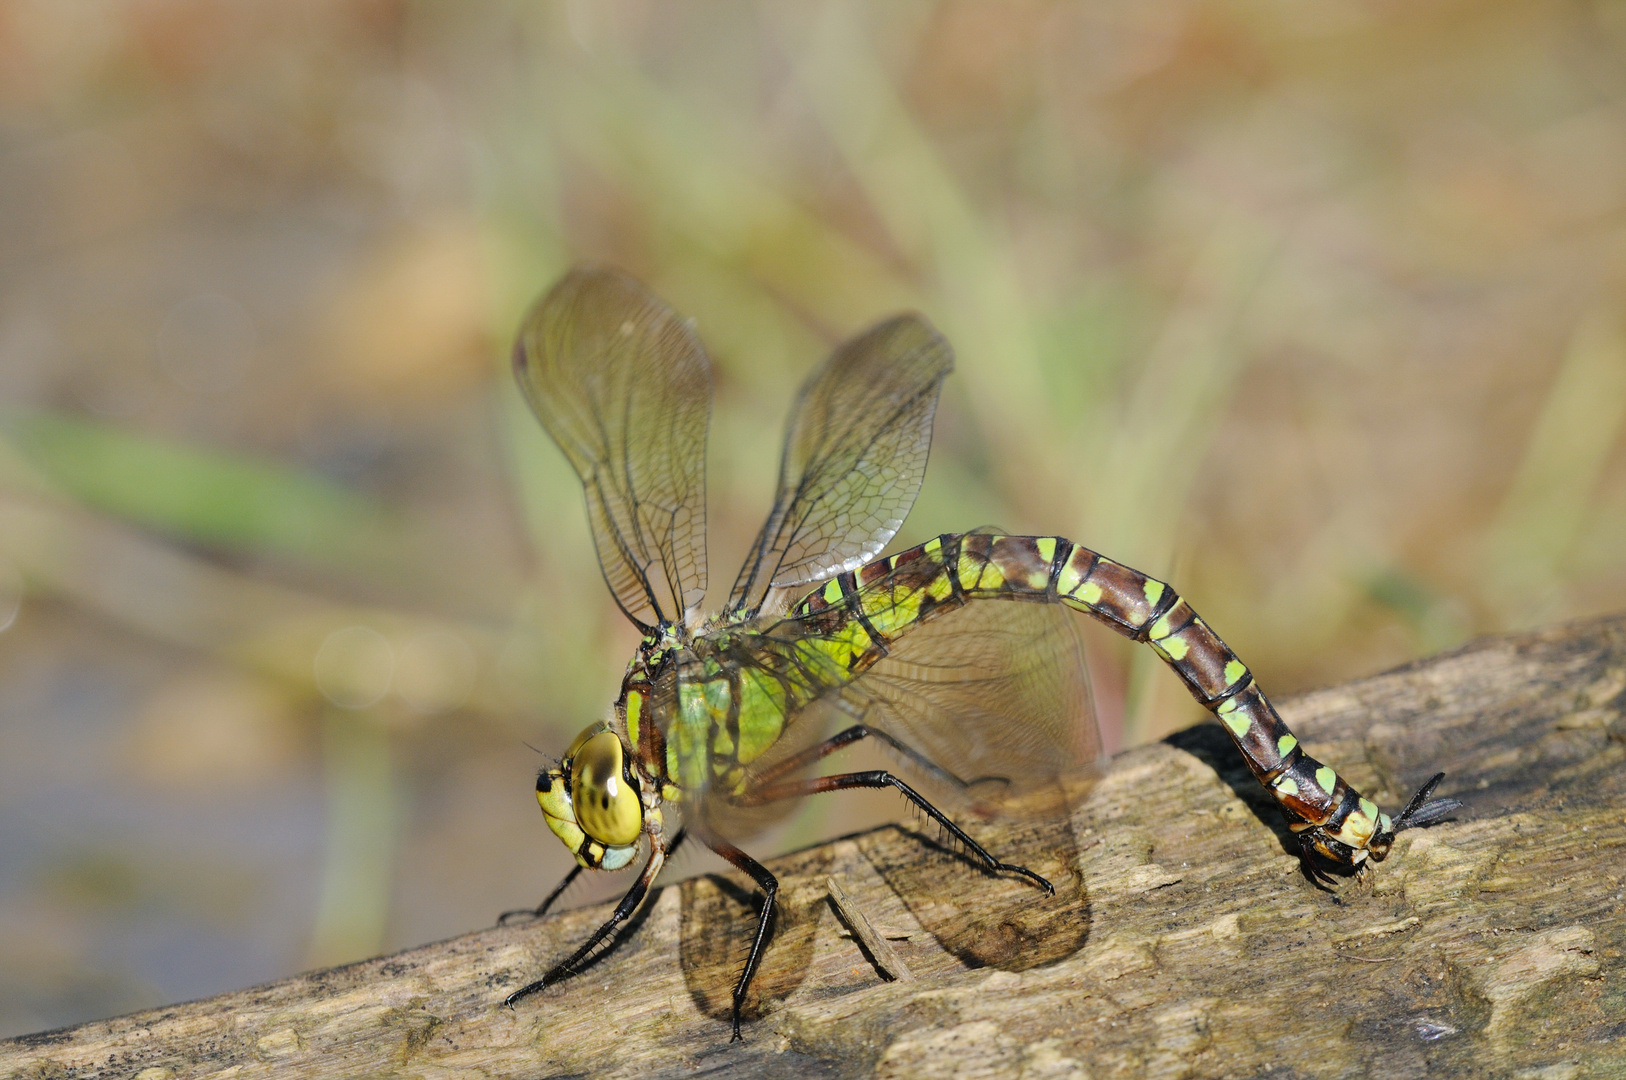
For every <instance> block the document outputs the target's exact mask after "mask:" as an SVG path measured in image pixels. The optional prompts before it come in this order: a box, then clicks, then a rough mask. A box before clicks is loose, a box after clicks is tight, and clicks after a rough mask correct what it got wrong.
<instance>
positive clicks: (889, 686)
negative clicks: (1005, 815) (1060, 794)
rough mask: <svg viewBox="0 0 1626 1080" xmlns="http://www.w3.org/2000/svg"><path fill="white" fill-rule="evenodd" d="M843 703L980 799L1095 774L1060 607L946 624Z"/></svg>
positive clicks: (1066, 617)
mask: <svg viewBox="0 0 1626 1080" xmlns="http://www.w3.org/2000/svg"><path fill="white" fill-rule="evenodd" d="M842 695H843V697H844V698H846V699H847V700H849V701H850V702H852V703H853V706H854V707H856V708H861V709H863V710H865V715H864V722H865V723H866V724H868V725H870V726H872V727H875V728H878V729H880V730H881V731H884V732H885V733H886V734H888V735H890V736H891V737H892V738H894V739H896V740H897V741H898V742H899V743H901V744H903V745H906V746H909V747H912V748H915V749H917V750H918V751H920V752H921V753H922V754H924V755H925V756H927V757H928V758H929V759H930V760H931V762H932V764H933V765H935V766H936V767H937V768H938V769H941V770H943V771H944V772H946V773H948V774H950V776H952V777H953V778H955V779H956V780H958V781H959V782H961V783H963V784H965V785H967V786H972V787H976V788H978V789H981V791H983V792H987V793H992V794H998V793H1000V792H1004V793H1007V794H1019V793H1022V792H1026V791H1031V790H1035V789H1037V788H1040V787H1043V786H1046V785H1049V784H1051V783H1053V782H1055V781H1056V780H1057V779H1060V778H1065V777H1071V776H1078V775H1081V774H1084V773H1088V772H1089V771H1091V770H1093V769H1094V768H1096V767H1097V766H1098V765H1099V764H1100V760H1101V733H1100V729H1099V727H1098V726H1097V724H1096V721H1095V707H1094V698H1093V695H1092V694H1091V693H1090V681H1089V673H1088V669H1087V668H1086V666H1085V662H1084V646H1083V642H1082V640H1081V639H1080V638H1079V634H1078V617H1077V616H1076V615H1075V614H1073V613H1072V612H1070V611H1068V610H1067V609H1066V608H1063V607H1059V606H1056V605H1050V604H1042V603H1025V602H1020V601H1005V600H999V601H993V600H987V601H983V602H981V603H973V604H970V605H967V606H966V607H964V608H961V609H959V610H956V611H947V612H944V613H943V614H942V615H941V616H939V617H938V618H936V619H932V620H930V621H928V622H926V623H924V624H923V625H921V626H919V627H917V628H916V629H915V630H913V631H911V632H910V633H909V634H906V635H905V636H904V637H902V638H900V639H899V640H898V641H897V642H896V643H895V644H894V645H893V647H892V651H891V653H890V654H889V655H887V656H885V657H883V658H882V659H881V660H879V661H878V662H877V663H876V664H875V666H874V667H873V668H871V669H870V670H869V671H868V672H867V673H866V674H865V675H864V676H863V677H862V678H860V679H859V680H858V681H856V682H855V683H853V684H852V685H851V686H849V687H846V688H845V689H844V690H843V691H842Z"/></svg>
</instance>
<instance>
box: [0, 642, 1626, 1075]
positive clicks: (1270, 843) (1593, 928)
mask: <svg viewBox="0 0 1626 1080" xmlns="http://www.w3.org/2000/svg"><path fill="white" fill-rule="evenodd" d="M1279 707H1280V708H1281V711H1282V714H1283V716H1284V718H1285V719H1286V720H1287V722H1288V723H1289V724H1290V725H1291V726H1292V727H1293V729H1294V730H1295V731H1296V732H1297V733H1298V734H1299V736H1300V738H1301V739H1302V740H1303V741H1304V742H1305V743H1306V745H1307V747H1308V749H1309V750H1310V752H1311V753H1313V754H1314V755H1315V756H1317V757H1319V758H1321V759H1322V760H1324V761H1327V762H1329V763H1332V764H1335V765H1336V766H1337V767H1338V768H1339V769H1340V771H1342V772H1343V773H1344V775H1345V776H1347V777H1348V778H1349V780H1350V781H1351V782H1352V783H1354V784H1355V785H1356V786H1358V787H1360V788H1361V789H1362V790H1364V791H1365V792H1366V793H1367V794H1369V795H1371V796H1373V797H1374V798H1377V799H1379V800H1381V802H1382V804H1383V805H1384V807H1385V808H1386V809H1389V810H1390V811H1391V812H1392V811H1394V810H1395V809H1397V808H1398V807H1399V805H1400V804H1401V803H1402V802H1403V801H1404V800H1405V799H1406V798H1407V797H1408V796H1409V795H1410V793H1411V792H1412V790H1413V789H1415V788H1416V787H1417V785H1418V784H1420V783H1421V782H1422V781H1423V780H1425V779H1426V778H1427V777H1428V776H1429V775H1430V774H1432V773H1433V772H1435V771H1436V770H1444V771H1445V772H1446V773H1447V779H1446V782H1445V784H1444V786H1443V788H1442V789H1441V793H1442V794H1448V795H1454V796H1456V797H1458V798H1460V799H1462V800H1463V801H1464V802H1465V803H1466V804H1467V805H1466V806H1465V807H1464V808H1463V809H1462V810H1461V811H1459V812H1458V815H1457V820H1455V821H1452V822H1448V823H1446V824H1443V825H1440V826H1437V827H1434V828H1431V829H1427V830H1423V831H1414V832H1408V833H1404V834H1402V836H1401V838H1400V839H1399V841H1398V842H1397V843H1396V845H1395V850H1394V852H1393V853H1392V854H1391V855H1390V857H1389V859H1388V860H1387V861H1386V862H1385V863H1382V864H1380V865H1378V866H1377V867H1376V869H1375V870H1374V871H1373V872H1371V873H1368V874H1365V875H1363V876H1361V877H1359V878H1356V879H1349V880H1344V881H1342V882H1341V883H1340V887H1339V888H1338V889H1337V890H1336V891H1334V892H1327V891H1323V890H1319V889H1317V888H1315V887H1314V886H1313V885H1312V884H1311V883H1310V882H1308V881H1307V880H1306V879H1305V877H1304V876H1303V875H1302V874H1300V872H1299V870H1298V866H1297V860H1296V858H1295V857H1294V856H1293V855H1292V854H1291V851H1292V850H1293V849H1292V847H1291V845H1290V842H1289V839H1288V834H1287V832H1286V829H1285V828H1284V827H1283V826H1282V825H1281V824H1280V821H1279V818H1278V817H1277V814H1276V811H1275V809H1274V808H1273V806H1271V805H1270V804H1269V801H1268V799H1267V797H1266V796H1265V794H1264V793H1263V792H1262V791H1261V790H1260V789H1259V788H1258V786H1257V785H1256V784H1255V783H1254V781H1253V780H1252V778H1251V777H1249V776H1248V774H1247V773H1246V771H1245V770H1244V768H1243V765H1242V763H1241V762H1240V760H1238V758H1237V757H1236V755H1235V753H1234V751H1232V749H1231V748H1230V746H1229V745H1228V743H1227V742H1226V739H1225V736H1224V734H1223V732H1221V731H1220V729H1219V728H1218V727H1217V726H1214V725H1212V724H1206V725H1203V726H1200V727H1198V728H1194V729H1192V730H1190V731H1187V732H1183V733H1181V734H1179V735H1177V736H1174V737H1172V738H1170V739H1168V740H1166V741H1164V742H1162V743H1159V744H1157V745H1153V746H1146V747H1142V748H1140V749H1137V750H1133V751H1130V752H1128V753H1125V754H1123V755H1121V756H1120V757H1119V758H1117V759H1116V760H1114V761H1113V762H1112V765H1111V768H1110V770H1109V771H1108V773H1107V775H1106V776H1105V778H1104V779H1102V780H1101V781H1100V782H1099V783H1098V784H1096V785H1095V787H1094V788H1093V789H1092V790H1091V791H1090V792H1089V794H1088V795H1087V797H1085V798H1084V799H1083V801H1082V802H1081V803H1080V804H1079V805H1078V806H1077V808H1076V809H1075V810H1074V811H1073V812H1072V814H1071V820H1070V822H1068V820H1067V819H1066V818H1065V817H1062V818H1052V819H1050V820H1049V822H1048V823H1046V820H1045V819H1044V818H1043V817H1039V818H1035V819H1033V820H1030V821H1029V822H1027V823H1026V824H1023V823H1021V822H1010V821H1001V822H996V823H985V822H971V823H968V824H969V826H970V827H971V830H972V832H973V833H974V834H976V835H978V837H979V838H980V839H983V840H984V841H985V842H986V843H987V844H988V846H989V847H990V848H991V849H992V850H994V851H995V852H997V853H1001V854H1003V855H1004V856H1005V857H1007V858H1018V857H1020V858H1021V861H1024V862H1028V863H1029V864H1030V865H1032V866H1033V867H1034V869H1037V870H1038V871H1039V872H1041V873H1044V874H1047V875H1049V876H1051V878H1052V880H1054V881H1056V882H1057V884H1058V886H1059V888H1058V895H1057V896H1056V897H1055V898H1053V899H1050V900H1046V899H1044V898H1043V897H1042V896H1040V895H1039V894H1038V893H1037V892H1036V891H1035V890H1034V889H1033V888H1032V887H1031V886H1029V885H1025V884H1023V883H1021V882H1019V881H1010V880H999V879H993V878H989V877H986V876H983V875H981V874H979V873H977V872H975V871H973V870H971V869H969V868H968V867H967V866H966V864H964V863H963V862H959V861H957V860H956V859H955V858H953V857H952V856H951V855H950V854H948V853H946V852H945V851H943V850H942V849H941V848H939V847H937V846H936V844H935V837H934V836H933V837H928V838H925V842H924V843H923V842H922V840H923V838H922V837H921V836H919V835H916V834H915V833H913V832H910V831H909V830H906V829H903V828H897V827H889V828H883V829H879V830H876V831H873V832H870V833H866V834H863V835H861V836H857V837H853V838H850V839H846V840H839V841H836V842H834V843H831V844H827V845H824V846H822V847H819V848H815V849H812V850H808V851H804V852H800V853H797V854H794V855H789V856H786V857H784V858H782V859H778V860H775V861H773V862H771V863H770V864H769V865H770V866H771V868H772V869H773V870H774V871H775V873H777V874H778V875H779V877H780V881H781V883H782V891H781V894H780V895H781V899H782V901H783V903H784V908H783V912H782V916H781V918H780V920H779V923H778V926H777V929H776V933H775V937H774V941H773V944H772V945H771V947H770V950H769V953H768V956H767V959H766V961H765V962H764V965H763V969H762V971H761V973H760V975H759V977H758V980H757V993H756V994H755V995H754V999H753V1002H752V1006H751V1009H750V1011H749V1012H748V1016H750V1017H752V1019H750V1020H749V1022H748V1023H747V1025H746V1028H745V1034H746V1041H745V1042H743V1043H737V1044H733V1045H730V1043H729V1042H728V1036H729V1029H728V1024H727V1016H728V1007H729V990H730V986H731V984H732V980H733V978H734V975H735V972H736V971H737V970H738V965H739V963H740V961H741V960H742V959H743V956H744V949H745V944H746V941H747V937H748V931H749V927H750V920H751V908H750V898H749V893H748V890H747V888H746V885H745V883H744V879H743V878H742V879H741V880H739V881H733V880H729V879H726V878H700V879H695V880H692V881H688V882H683V883H681V884H678V885H674V886H671V887H668V888H666V889H664V890H662V891H661V893H660V894H659V895H658V896H657V897H656V898H655V899H654V900H653V901H652V902H651V904H650V905H649V906H648V907H647V909H646V911H645V913H644V914H643V915H642V916H641V918H640V919H639V921H638V923H637V925H636V926H635V928H634V931H633V932H632V933H631V934H630V936H628V937H627V938H626V939H625V940H624V941H623V942H622V943H621V944H620V945H619V947H617V948H616V949H615V950H614V951H613V952H611V953H610V954H609V955H608V956H606V957H605V958H604V959H603V960H602V961H601V962H600V963H599V964H598V965H596V966H595V967H593V968H592V969H590V970H589V971H588V972H587V973H586V974H585V975H583V976H580V977H578V978H576V979H574V980H571V981H569V982H567V983H565V984H562V985H560V986H557V987H554V988H550V989H548V990H546V991H544V992H543V993H541V994H539V995H537V996H536V997H534V998H532V999H530V1000H528V1001H526V1002H524V1003H522V1004H521V1005H520V1006H519V1007H518V1008H515V1009H512V1010H510V1009H505V1008H503V1007H501V1004H500V1003H501V1000H502V998H503V995H504V994H506V993H507V992H508V991H509V990H511V989H513V988H515V987H517V986H519V985H521V984H523V983H525V982H527V981H529V980H530V979H531V978H534V977H535V975H536V973H537V972H539V971H541V970H543V969H545V968H546V967H547V966H548V965H549V964H550V963H551V962H552V961H554V960H556V959H557V958H559V957H560V956H562V955H564V954H566V953H568V952H569V951H570V950H571V949H572V948H573V947H574V946H575V945H576V944H577V943H579V942H580V941H581V940H582V939H583V938H584V937H585V936H586V935H587V934H589V933H590V932H591V931H592V929H593V928H594V927H595V926H596V925H597V924H598V923H599V921H601V920H602V919H603V918H604V917H605V916H606V914H607V913H608V907H607V906H603V907H594V908H587V909H583V910H579V911H572V912H567V913H564V914H561V915H558V916H554V917H550V918H548V919H546V920H544V921H542V922H540V923H537V924H533V925H530V926H520V927H508V928H501V929H488V930H481V931H478V932H475V933H472V934H468V935H466V936H464V937H461V938H457V939H455V940H452V941H447V942H442V943H440V944H436V945H428V946H425V947H423V948H419V949H413V950H411V951H408V952H404V953H400V954H398V955H396V956H390V957H384V958H381V959H377V960H370V961H367V962H365V963H360V964H354V965H351V966H348V967H343V968H337V969H334V970H330V971H320V972H315V973H312V974H309V975H303V976H300V977H298V978H294V979H289V980H287V981H285V982H281V983H276V984H273V985H269V986H262V987H256V988H254V989H250V990H243V991H239V992H235V993H230V994H225V995H222V996H220V997H217V998H213V999H210V1000H207V1001H200V1002H193V1003H189V1004H184V1005H176V1006H173V1007H170V1008H164V1009H155V1010H152V1011H150V1012H144V1013H138V1014H136V1015H133V1016H126V1017H120V1018H117V1019H113V1020H103V1021H97V1022H95V1023H90V1024H84V1025H82V1026H79V1027H76V1028H71V1029H67V1030H62V1031H53V1032H46V1033H42V1034H39V1035H32V1036H26V1037H23V1038H20V1039H14V1040H11V1041H8V1042H0V1076H5V1077H18V1078H25V1077H26V1078H31V1080H32V1078H47V1077H50V1078H56V1077H92V1076H97V1077H99V1076H120V1077H139V1078H140V1080H164V1078H178V1077H217V1076H218V1077H225V1076H231V1077H240V1078H244V1080H247V1078H249V1077H279V1078H282V1077H313V1078H315V1077H357V1076H410V1077H420V1076H421V1077H441V1076H481V1077H525V1078H535V1077H546V1076H572V1075H574V1076H627V1077H647V1076H680V1075H681V1076H688V1075H693V1074H694V1073H695V1072H697V1071H702V1072H706V1073H708V1074H711V1075H719V1076H739V1077H772V1076H786V1077H792V1076H794V1077H807V1076H831V1077H846V1076H871V1075H875V1076H917V1075H918V1076H926V1075H929V1076H1020V1077H1035V1078H1037V1077H1058V1078H1059V1077H1074V1078H1084V1077H1095V1078H1106V1077H1250V1076H1271V1077H1315V1078H1318V1080H1319V1078H1328V1080H1330V1078H1334V1077H1367V1076H1372V1077H1386V1078H1406V1077H1422V1076H1425V1075H1427V1076H1442V1075H1443V1076H1496V1077H1501V1076H1506V1077H1521V1078H1542V1080H1580V1078H1593V1077H1597V1078H1602V1077H1622V1076H1626V965H1623V961H1622V950H1623V948H1626V919H1623V917H1622V916H1623V914H1626V903H1623V889H1626V884H1623V880H1622V879H1623V876H1626V717H1623V713H1626V617H1621V616H1617V617H1612V618H1607V619H1601V620H1595V621H1591V622H1586V623H1580V624H1575V625H1570V626H1564V627H1560V628H1556V629H1553V630H1549V631H1546V632H1542V633H1536V634H1530V635H1521V636H1511V637H1502V638H1492V639H1487V640H1483V641H1478V642H1475V643H1473V644H1471V645H1469V646H1467V647H1465V648H1463V649H1461V650H1459V651H1457V652H1454V653H1450V654H1447V655H1444V656H1439V657H1436V658H1433V659H1430V660H1427V661H1423V662H1420V663H1417V664H1413V665H1410V666H1408V667H1404V668H1401V669H1399V670H1396V671H1392V672H1389V673H1387V674H1383V675H1379V676H1376V677H1373V678H1370V679H1363V680H1360V681H1358V682H1354V683H1350V684H1348V685H1345V686H1340V687H1335V688H1333V689H1329V690H1323V691H1320V692H1317V693H1313V694H1308V695H1305V696H1302V697H1299V698H1296V699H1290V700H1286V701H1283V702H1281V703H1279ZM830 875H836V876H837V877H838V878H839V879H840V881H841V882H842V884H843V886H844V890H845V892H846V893H847V894H848V896H849V897H850V898H851V902H852V903H854V904H856V905H857V906H858V907H859V908H861V909H862V910H863V912H864V913H865V914H866V915H867V917H868V919H869V921H870V922H871V923H872V924H873V925H874V926H875V927H876V928H878V930H879V932H880V933H881V934H883V935H884V936H887V937H889V938H893V939H895V940H892V941H891V942H890V943H891V945H892V947H893V948H894V949H895V950H896V951H897V953H898V955H899V957H900V958H901V959H902V960H903V961H904V963H905V964H906V965H907V967H908V969H909V970H910V971H911V972H913V974H914V976H915V978H914V979H913V980H912V981H899V982H891V981H886V980H883V979H882V977H881V976H880V975H879V974H878V973H877V971H876V969H875V967H874V966H873V964H872V963H871V961H870V959H869V958H868V956H867V955H866V953H865V952H864V951H863V949H862V948H861V946H860V944H859V943H858V942H857V941H855V940H854V939H853V938H852V937H850V936H847V933H848V932H847V930H846V926H845V924H844V923H843V922H842V920H841V919H839V918H837V917H836V913H835V911H834V909H833V908H832V906H831V903H830V900H829V893H828V885H827V878H828V877H829V876H830ZM905 935H906V936H905Z"/></svg>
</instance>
